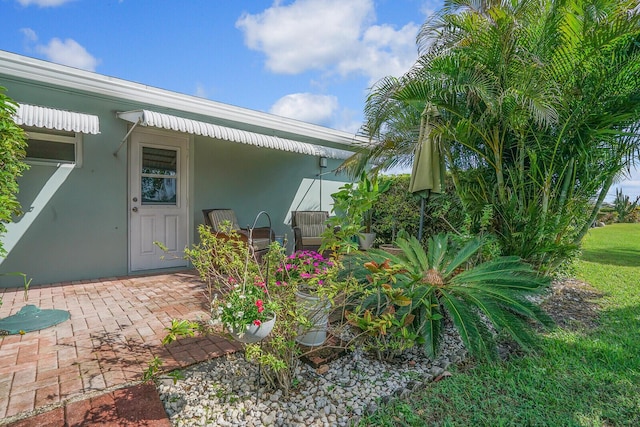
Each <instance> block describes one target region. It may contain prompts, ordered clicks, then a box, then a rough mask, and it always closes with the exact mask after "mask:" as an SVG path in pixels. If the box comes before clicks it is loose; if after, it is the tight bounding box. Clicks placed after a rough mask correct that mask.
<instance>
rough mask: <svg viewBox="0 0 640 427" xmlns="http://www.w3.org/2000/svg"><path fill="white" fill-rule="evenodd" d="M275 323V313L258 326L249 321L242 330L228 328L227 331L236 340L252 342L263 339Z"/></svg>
mask: <svg viewBox="0 0 640 427" xmlns="http://www.w3.org/2000/svg"><path fill="white" fill-rule="evenodd" d="M275 324H276V315H275V314H274V315H273V318H272V319H270V320H265V321H264V322H262V323H261V324H260V326H256V325H254V324H253V323H251V324H250V325H246V326H245V330H244V331H237V330H235V329H232V328H230V331H229V332H230V333H231V335H232V336H233V338H234V339H235V340H236V341H240V342H242V343H245V344H252V343H255V342H258V341H262V340H263V339H265V338H266V337H267V336H268V335H269V334H270V333H271V330H272V329H273V327H274V326H275Z"/></svg>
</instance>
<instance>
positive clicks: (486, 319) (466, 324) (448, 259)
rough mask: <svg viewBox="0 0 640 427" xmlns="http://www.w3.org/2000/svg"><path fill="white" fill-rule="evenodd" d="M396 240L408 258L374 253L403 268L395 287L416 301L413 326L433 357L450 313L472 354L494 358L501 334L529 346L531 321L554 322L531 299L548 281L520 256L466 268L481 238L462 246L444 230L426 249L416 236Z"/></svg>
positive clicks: (477, 248) (413, 308)
mask: <svg viewBox="0 0 640 427" xmlns="http://www.w3.org/2000/svg"><path fill="white" fill-rule="evenodd" d="M396 244H397V245H398V246H399V247H400V248H401V249H402V251H403V256H393V255H389V254H382V253H381V252H378V253H376V255H375V256H376V257H379V258H389V259H390V260H391V262H392V264H398V265H400V266H401V267H402V269H401V271H403V272H402V273H401V274H400V275H398V277H397V283H396V285H395V286H398V287H401V288H403V289H404V290H405V294H406V295H408V296H410V297H411V299H412V304H411V307H412V308H411V309H412V312H413V314H414V315H415V319H414V328H415V331H416V332H418V333H419V334H420V335H421V336H422V338H423V340H424V346H425V351H426V353H427V354H428V355H430V356H435V355H436V354H437V352H438V349H439V347H440V343H441V339H442V335H443V326H444V321H445V317H446V316H448V317H449V318H450V319H451V321H452V322H453V325H454V326H455V328H456V329H457V331H458V332H459V333H460V337H461V338H462V341H463V342H464V344H465V346H466V347H467V349H468V351H469V353H470V354H471V355H473V356H476V357H479V358H489V359H491V358H493V357H494V356H495V355H496V354H497V344H496V341H495V338H496V336H497V334H506V335H507V336H508V337H510V338H511V339H513V340H514V341H515V342H517V343H518V344H519V345H520V346H522V347H524V348H529V347H530V346H531V344H532V343H533V340H532V328H531V326H532V324H534V323H538V324H541V325H547V326H548V325H550V324H551V320H550V318H549V317H548V316H547V315H546V314H545V313H544V312H543V311H542V310H541V309H540V308H539V307H538V306H537V305H536V304H534V303H533V302H531V301H530V300H529V299H527V296H528V295H531V294H535V293H539V292H541V291H543V290H545V289H546V288H547V286H548V284H549V279H548V278H547V277H545V276H542V275H540V274H538V273H537V272H535V271H534V270H533V269H532V268H531V266H530V265H528V264H526V263H524V262H522V261H521V260H520V259H519V258H518V257H499V258H495V259H492V260H490V261H486V262H483V263H479V264H477V265H475V266H471V267H469V268H468V269H465V267H466V266H467V265H468V262H469V260H470V259H471V258H472V257H474V255H476V254H477V253H478V251H479V250H480V249H481V248H482V246H483V240H482V239H481V238H475V239H473V240H471V241H469V242H468V243H466V244H464V245H463V246H462V247H461V248H459V249H457V250H455V249H453V248H452V244H451V242H450V239H449V237H448V236H447V235H444V234H440V235H436V236H433V237H431V238H430V239H429V242H428V250H427V251H426V252H425V250H424V249H423V247H422V246H421V245H420V242H419V241H418V240H417V239H416V238H415V237H412V238H410V239H402V238H401V239H398V240H397V241H396ZM461 270H462V271H461Z"/></svg>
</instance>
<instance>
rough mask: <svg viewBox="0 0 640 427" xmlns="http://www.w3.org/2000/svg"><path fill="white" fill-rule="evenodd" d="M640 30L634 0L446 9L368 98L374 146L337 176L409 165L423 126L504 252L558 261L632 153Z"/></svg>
mask: <svg viewBox="0 0 640 427" xmlns="http://www.w3.org/2000/svg"><path fill="white" fill-rule="evenodd" d="M639 24H640V14H639V12H638V10H637V5H636V2H635V1H630V0H623V1H618V0H514V1H498V0H484V1H483V0H448V1H445V5H444V7H443V9H442V10H441V11H440V12H439V13H438V14H436V15H435V16H434V17H433V18H432V19H430V20H429V21H427V22H426V23H425V24H424V25H423V27H422V29H421V32H420V34H419V36H418V46H419V48H420V52H421V56H420V58H419V60H418V62H417V63H416V64H415V66H414V67H413V68H412V69H411V70H409V71H408V72H407V73H406V74H405V75H404V76H402V77H400V78H390V77H389V78H385V79H383V80H381V81H380V82H379V83H378V84H377V85H376V86H375V87H374V88H373V90H372V92H371V95H370V97H369V98H368V100H367V104H366V106H365V116H366V119H365V125H364V126H363V127H362V131H363V132H364V133H365V134H366V135H368V136H369V137H370V138H371V139H372V140H380V141H382V143H381V144H380V145H377V146H375V148H373V149H368V150H364V151H362V152H361V153H359V154H358V155H357V157H354V159H351V161H350V162H348V163H347V165H349V166H351V167H356V166H358V167H362V165H364V164H365V161H366V160H373V161H374V162H377V163H378V164H379V165H381V167H384V165H387V164H389V163H390V162H391V160H390V159H392V158H393V156H394V155H396V153H399V154H400V155H401V158H406V157H407V156H410V153H411V149H412V147H413V146H414V145H415V144H416V143H417V142H418V138H417V136H419V135H420V128H421V124H422V123H424V122H425V120H428V121H429V122H430V124H431V127H430V129H431V131H430V134H429V135H422V136H423V137H430V138H432V139H433V140H435V141H437V142H438V143H439V144H440V147H441V150H442V152H443V153H444V154H445V157H446V161H447V166H448V169H449V171H450V173H451V175H452V177H453V179H454V182H455V185H456V189H457V191H458V192H459V195H460V197H461V199H462V200H463V202H464V203H465V206H466V208H467V209H468V211H469V213H470V214H471V215H476V216H477V215H479V214H480V212H482V211H483V210H484V209H485V208H486V207H487V206H491V207H492V209H493V212H494V222H493V224H494V227H493V231H494V232H496V233H497V235H498V236H499V238H500V241H501V243H502V247H503V251H504V253H509V254H517V255H519V256H522V257H524V258H525V259H528V260H530V261H533V262H536V263H546V264H549V263H550V262H552V261H554V260H556V259H562V258H563V256H564V255H566V253H567V251H569V250H571V249H572V248H573V247H575V245H577V244H578V243H579V242H580V240H581V239H582V237H583V236H584V233H585V232H586V230H587V229H588V226H589V225H590V224H591V222H592V218H593V216H594V215H595V213H596V212H597V209H598V208H599V204H601V203H602V200H604V195H606V193H607V191H608V190H609V188H610V186H611V184H612V183H613V182H614V180H615V178H616V177H617V176H619V175H620V173H621V171H623V170H624V169H625V168H626V167H628V166H629V165H631V164H633V162H634V160H635V158H636V155H637V152H638V123H640V103H639V102H638V100H639V98H640V43H639V41H640V25H639ZM356 158H357V161H355V159H356ZM596 198H597V201H596V204H595V207H594V208H591V206H592V205H593V199H596Z"/></svg>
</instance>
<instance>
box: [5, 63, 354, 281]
mask: <svg viewBox="0 0 640 427" xmlns="http://www.w3.org/2000/svg"><path fill="white" fill-rule="evenodd" d="M0 86H3V87H5V88H7V95H8V96H9V97H11V98H12V99H14V100H15V101H17V102H21V103H26V104H33V105H43V106H48V107H51V108H57V109H62V110H70V111H76V112H82V113H87V114H94V115H97V116H98V117H99V119H100V134H97V135H83V164H82V166H81V167H79V168H69V167H56V166H52V165H51V166H50V165H46V166H45V165H41V164H34V165H32V166H31V168H30V170H28V171H26V172H25V173H24V176H23V177H21V178H20V179H19V186H20V193H19V195H18V198H19V201H20V203H21V205H22V209H23V211H24V212H25V215H23V216H21V217H19V218H16V223H15V224H9V233H7V235H6V236H5V237H4V238H3V242H4V244H5V249H7V250H8V254H7V256H6V257H5V258H0V287H12V286H19V285H20V284H21V279H20V278H19V277H15V276H7V275H3V273H10V272H22V273H25V274H26V275H27V277H28V278H30V279H32V285H38V284H46V283H58V282H66V281H75V280H85V279H97V278H104V277H113V276H124V275H127V274H129V267H128V266H129V258H128V232H129V230H128V227H129V207H128V180H127V175H128V172H127V171H128V164H127V155H128V154H127V149H126V147H122V149H121V150H120V151H119V153H118V156H117V157H115V156H114V155H113V152H114V151H115V150H116V149H117V148H118V146H119V145H120V143H121V141H122V139H123V137H124V136H125V135H126V133H127V131H128V128H129V125H130V123H128V122H126V121H124V120H121V119H118V118H117V117H116V112H118V111H129V110H135V109H141V108H147V109H155V110H157V111H166V112H168V113H169V114H179V115H181V116H183V117H191V118H194V119H200V120H202V118H201V117H195V115H193V114H188V113H184V112H175V111H169V110H167V109H166V108H161V107H158V106H154V105H150V104H142V103H139V102H132V101H130V100H126V99H118V98H112V97H107V96H103V95H99V96H95V95H93V94H91V93H83V92H81V91H78V90H68V89H66V88H64V87H55V86H52V85H50V84H41V83H38V82H34V81H29V80H26V79H23V78H13V77H11V76H6V75H3V74H2V71H1V70H0ZM167 132H170V131H167ZM189 145H190V147H189V164H190V168H189V169H190V170H189V173H190V175H189V194H190V197H189V218H190V230H189V241H190V242H195V241H197V231H196V230H197V227H198V225H199V224H201V223H202V222H203V218H202V212H201V210H202V209H205V208H232V209H234V210H235V211H236V213H237V215H238V219H239V222H240V224H241V226H244V225H247V224H252V223H253V221H254V218H255V216H256V214H257V213H258V212H259V211H262V210H264V211H267V212H268V213H269V215H270V216H271V220H272V226H273V228H274V230H275V232H276V234H278V235H284V234H287V235H288V236H289V239H290V240H291V239H292V238H293V233H292V231H291V229H290V227H289V225H288V222H287V221H288V216H289V211H290V210H292V209H295V208H296V207H297V208H298V209H312V208H315V209H318V207H319V203H320V201H319V198H318V197H319V195H318V194H316V193H317V190H318V182H316V181H317V174H319V173H320V172H326V171H328V170H332V169H334V168H335V167H337V166H338V165H339V164H340V162H341V161H339V160H331V159H330V160H329V165H328V168H326V169H320V167H319V163H318V158H317V157H313V156H309V155H301V154H296V153H290V152H284V151H278V150H273V149H266V148H259V147H255V146H250V145H243V144H239V143H233V142H227V141H221V140H214V139H211V138H206V137H200V136H193V137H191V138H190V143H189ZM314 180H315V181H314ZM322 180H323V189H322V190H321V191H324V192H325V194H324V195H323V197H322V198H323V200H325V201H324V202H323V203H324V206H323V210H330V208H329V206H327V202H326V200H327V197H328V194H329V193H330V192H332V191H333V190H334V189H335V188H337V187H338V186H339V185H341V184H342V182H343V181H345V180H346V178H345V177H340V176H335V175H334V174H328V175H325V176H323V178H322ZM310 183H311V184H312V185H310ZM310 186H311V190H310V191H308V192H307V189H308V188H309V187H310ZM305 192H306V196H305V197H304V198H303V196H304V195H305ZM301 199H304V200H302V201H301ZM258 225H266V221H265V219H264V218H263V219H262V220H261V221H260V223H259V224H258Z"/></svg>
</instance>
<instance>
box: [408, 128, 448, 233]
mask: <svg viewBox="0 0 640 427" xmlns="http://www.w3.org/2000/svg"><path fill="white" fill-rule="evenodd" d="M430 130H431V128H430V126H429V121H428V119H427V118H425V117H423V126H422V127H421V129H420V137H419V138H418V144H417V146H416V152H415V154H414V157H413V168H412V170H411V180H410V181H409V192H411V193H420V195H421V200H420V228H419V229H418V240H422V230H423V227H424V211H425V204H426V201H427V199H428V198H429V195H430V194H431V193H442V182H443V181H444V178H443V172H444V166H443V165H442V156H441V155H440V151H439V150H438V147H437V145H436V144H435V143H434V142H433V140H432V139H431V135H430V133H431V132H430Z"/></svg>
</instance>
